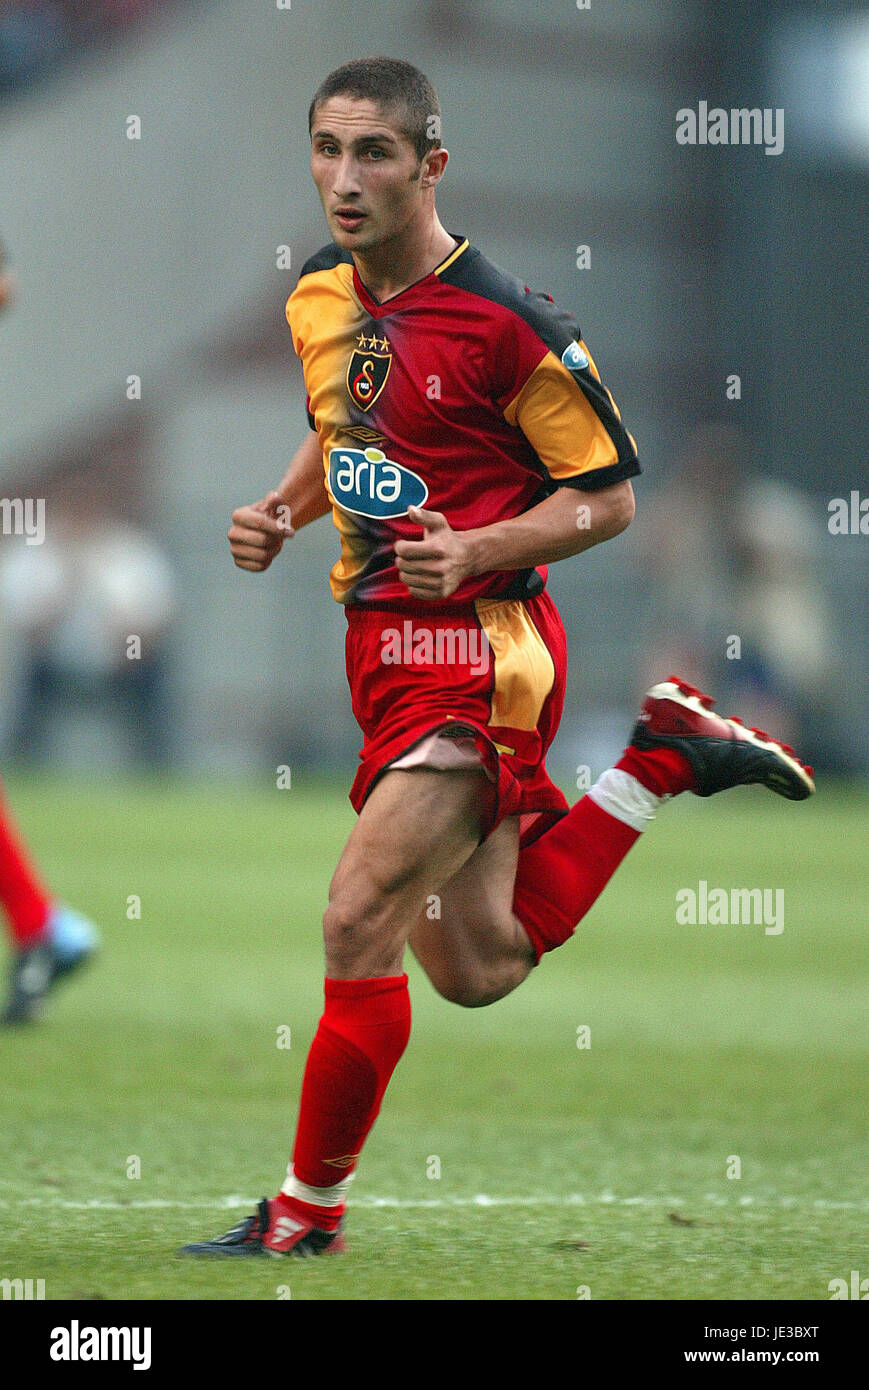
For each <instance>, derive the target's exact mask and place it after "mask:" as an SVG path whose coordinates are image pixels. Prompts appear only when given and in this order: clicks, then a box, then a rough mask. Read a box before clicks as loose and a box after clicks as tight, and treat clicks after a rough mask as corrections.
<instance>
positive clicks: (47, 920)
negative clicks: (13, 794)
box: [0, 794, 98, 1025]
mask: <svg viewBox="0 0 869 1390" xmlns="http://www.w3.org/2000/svg"><path fill="white" fill-rule="evenodd" d="M0 904H2V907H3V911H4V914H5V916H6V919H7V921H8V924H9V933H10V936H11V938H12V944H13V948H14V955H13V960H12V967H11V970H10V975H9V986H8V993H7V999H6V1004H5V1006H4V1009H3V1013H2V1015H0V1023H2V1024H5V1025H11V1024H18V1023H30V1022H32V1021H33V1020H34V1019H36V1018H37V1017H38V1016H39V1013H40V1010H41V1007H42V1003H43V1001H44V999H45V996H46V995H47V994H48V992H49V990H50V989H51V988H52V987H53V986H54V985H55V984H56V983H57V981H58V980H60V979H61V978H63V977H64V976H67V975H69V974H70V973H71V972H72V971H73V970H76V969H78V967H79V966H81V965H83V964H84V963H85V961H87V960H88V959H89V958H90V957H91V956H92V955H93V953H94V951H95V950H96V948H97V942H98V938H97V932H96V928H95V927H94V926H93V923H91V922H89V921H88V920H87V918H85V917H82V916H81V915H80V914H79V913H76V912H73V911H72V909H71V908H68V907H65V906H64V905H63V904H61V903H56V902H54V901H53V899H52V898H51V895H50V894H49V893H48V891H47V889H46V888H45V887H44V885H43V884H42V882H41V880H40V878H39V875H38V873H37V871H36V869H35V868H34V866H33V864H32V863H31V861H30V858H29V856H28V854H27V852H26V850H25V848H24V846H23V844H22V842H21V839H20V837H19V836H18V834H17V832H16V831H15V828H14V826H13V824H12V819H11V816H10V814H9V811H8V808H7V807H6V805H5V804H4V802H3V799H2V794H0Z"/></svg>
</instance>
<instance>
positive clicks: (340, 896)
mask: <svg viewBox="0 0 869 1390" xmlns="http://www.w3.org/2000/svg"><path fill="white" fill-rule="evenodd" d="M402 886H403V885H398V884H387V883H383V882H380V881H378V880H376V879H373V878H372V877H371V876H369V875H367V874H364V875H363V874H360V875H359V876H358V877H356V876H353V875H350V876H346V877H344V878H342V881H341V883H340V885H337V884H334V883H333V887H332V889H330V893H329V905H328V907H327V908H326V911H325V912H324V914H323V941H324V944H325V947H326V961H327V964H328V965H329V967H330V969H332V970H340V971H342V972H343V971H345V970H351V969H353V968H354V967H356V966H357V965H358V964H359V963H360V962H362V961H365V960H368V961H370V962H374V963H375V964H373V965H372V967H371V968H372V973H377V969H376V961H377V960H379V959H380V958H381V957H382V958H383V959H387V958H390V959H391V957H392V956H393V955H394V953H395V951H396V950H400V949H401V945H402V944H403V941H404V938H405V937H406V935H407V929H406V925H405V924H406V920H407V915H408V914H407V912H406V911H404V910H402V892H401V888H402Z"/></svg>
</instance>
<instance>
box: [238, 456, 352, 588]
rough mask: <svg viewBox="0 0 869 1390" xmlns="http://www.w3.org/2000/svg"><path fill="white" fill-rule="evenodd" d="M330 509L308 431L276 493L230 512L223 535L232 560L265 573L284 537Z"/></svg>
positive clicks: (321, 469)
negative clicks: (225, 537)
mask: <svg viewBox="0 0 869 1390" xmlns="http://www.w3.org/2000/svg"><path fill="white" fill-rule="evenodd" d="M331 509H332V503H331V502H330V501H329V495H328V493H327V492H326V482H325V477H324V474H323V455H322V453H321V450H320V444H319V440H318V438H317V434H316V431H315V430H311V433H310V434H309V435H308V438H307V439H306V440H305V442H304V444H303V445H302V446H301V448H300V449H298V450H297V452H296V453H295V454H294V455H293V458H292V461H291V463H290V466H289V468H288V469H287V472H286V474H285V475H284V478H283V479H282V481H281V483H280V485H279V486H278V488H277V489H276V491H274V492H270V493H269V494H268V496H267V497H263V498H262V500H261V501H259V502H252V503H251V504H250V505H249V506H246V507H238V508H237V509H236V510H235V511H234V512H233V514H232V526H231V527H230V528H229V531H228V532H227V537H228V539H229V548H230V550H231V551H232V558H233V560H234V561H235V563H236V564H237V565H238V567H239V569H243V570H252V571H253V572H254V573H256V574H259V573H261V572H262V571H263V570H267V569H268V567H269V565H270V564H271V562H272V560H273V559H274V558H275V556H276V555H277V553H278V551H279V550H280V548H281V546H282V545H283V543H284V541H285V540H286V539H287V537H288V536H292V535H294V534H295V532H296V531H298V529H299V527H300V526H307V525H308V524H309V522H311V521H316V520H317V518H318V517H320V516H325V515H326V513H327V512H329V511H331Z"/></svg>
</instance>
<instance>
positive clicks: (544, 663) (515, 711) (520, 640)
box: [474, 598, 555, 732]
mask: <svg viewBox="0 0 869 1390" xmlns="http://www.w3.org/2000/svg"><path fill="white" fill-rule="evenodd" d="M474 608H475V609H476V613H477V620H478V622H479V624H480V627H481V628H482V629H483V631H484V632H485V634H486V637H487V639H488V642H489V646H490V647H491V650H492V658H493V660H494V663H495V684H494V688H493V690H492V713H491V716H490V718H489V723H490V724H492V725H494V726H495V728H507V729H522V730H527V731H528V732H531V731H532V730H534V729H536V728H537V725H538V723H539V722H540V715H541V712H542V710H543V706H544V704H545V703H546V697H547V696H548V695H549V692H550V691H551V689H552V687H553V685H554V684H555V663H554V662H553V660H552V657H551V656H550V655H549V651H548V650H547V647H546V645H545V643H544V641H543V638H542V637H541V636H540V633H539V632H538V631H537V628H536V627H535V626H534V624H533V622H532V621H531V618H530V617H529V616H528V609H527V608H526V606H525V604H524V603H523V602H522V601H521V599H487V598H484V599H477V601H476V603H475V604H474Z"/></svg>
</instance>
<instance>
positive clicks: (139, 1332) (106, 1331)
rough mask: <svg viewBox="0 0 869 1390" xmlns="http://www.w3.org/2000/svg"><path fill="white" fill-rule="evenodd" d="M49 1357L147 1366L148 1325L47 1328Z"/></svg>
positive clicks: (137, 1367) (138, 1367) (138, 1368)
mask: <svg viewBox="0 0 869 1390" xmlns="http://www.w3.org/2000/svg"><path fill="white" fill-rule="evenodd" d="M49 1355H50V1357H51V1359H52V1361H130V1362H132V1365H133V1370H134V1371H147V1370H150V1368H151V1329H150V1327H81V1326H80V1324H79V1321H78V1318H73V1320H72V1322H71V1323H70V1325H69V1327H53V1328H52V1329H51V1347H50V1349H49Z"/></svg>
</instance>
